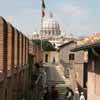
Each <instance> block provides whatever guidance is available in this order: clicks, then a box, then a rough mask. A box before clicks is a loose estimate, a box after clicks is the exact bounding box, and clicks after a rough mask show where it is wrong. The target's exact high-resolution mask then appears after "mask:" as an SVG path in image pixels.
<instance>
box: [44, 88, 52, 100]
mask: <svg viewBox="0 0 100 100" xmlns="http://www.w3.org/2000/svg"><path fill="white" fill-rule="evenodd" d="M43 100H51V93H50V91H49V89H48V87H47V88H46V93H45V94H44V98H43Z"/></svg>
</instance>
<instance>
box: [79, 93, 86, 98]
mask: <svg viewBox="0 0 100 100" xmlns="http://www.w3.org/2000/svg"><path fill="white" fill-rule="evenodd" d="M80 100H85V97H84V93H83V92H81V96H80Z"/></svg>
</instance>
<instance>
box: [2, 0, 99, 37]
mask: <svg viewBox="0 0 100 100" xmlns="http://www.w3.org/2000/svg"><path fill="white" fill-rule="evenodd" d="M45 4H46V18H48V16H49V13H50V12H52V13H53V15H54V18H55V19H56V20H57V21H58V23H59V24H60V27H61V31H62V32H65V33H66V34H73V35H75V36H84V35H90V34H93V33H95V32H100V0H45ZM0 16H3V17H4V18H5V19H6V20H7V21H8V22H10V23H11V24H12V25H13V26H15V27H16V28H18V29H19V30H20V31H21V32H23V33H24V34H26V35H29V34H32V33H33V32H34V31H37V32H38V31H39V30H40V23H41V0H0Z"/></svg>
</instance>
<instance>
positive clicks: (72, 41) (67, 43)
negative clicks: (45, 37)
mask: <svg viewBox="0 0 100 100" xmlns="http://www.w3.org/2000/svg"><path fill="white" fill-rule="evenodd" d="M71 43H76V42H75V41H74V40H71V41H69V42H66V43H64V44H62V45H60V46H59V48H62V47H64V46H66V45H69V44H71Z"/></svg>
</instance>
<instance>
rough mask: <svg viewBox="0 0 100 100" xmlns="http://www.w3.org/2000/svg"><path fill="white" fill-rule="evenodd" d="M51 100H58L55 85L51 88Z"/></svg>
mask: <svg viewBox="0 0 100 100" xmlns="http://www.w3.org/2000/svg"><path fill="white" fill-rule="evenodd" d="M51 100H59V93H58V90H57V89H56V86H55V85H54V86H52V88H51Z"/></svg>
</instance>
